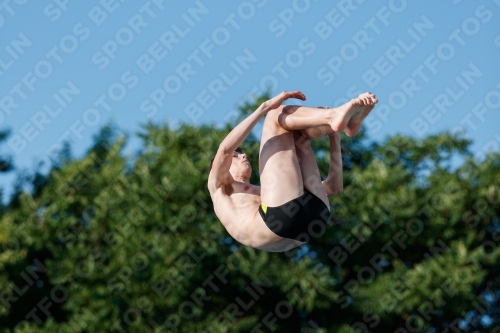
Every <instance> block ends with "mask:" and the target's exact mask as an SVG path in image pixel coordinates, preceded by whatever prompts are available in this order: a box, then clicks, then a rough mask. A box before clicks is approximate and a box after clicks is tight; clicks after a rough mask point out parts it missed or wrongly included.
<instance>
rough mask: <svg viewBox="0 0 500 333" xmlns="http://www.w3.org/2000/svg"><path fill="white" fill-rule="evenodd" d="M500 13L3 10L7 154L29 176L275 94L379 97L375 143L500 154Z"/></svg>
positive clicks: (110, 5) (291, 6)
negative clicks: (153, 128)
mask: <svg viewBox="0 0 500 333" xmlns="http://www.w3.org/2000/svg"><path fill="white" fill-rule="evenodd" d="M499 16H500V1H499V0H484V1H460V0H446V1H444V0H443V1H433V2H431V1H416V0H407V1H405V0H393V1H363V0H349V1H347V0H343V1H333V2H330V1H321V0H316V1H314V0H300V1H269V0H248V1H231V2H225V3H224V4H222V2H215V1H208V0H199V1H184V2H180V1H178V2H173V3H172V2H170V3H167V1H161V0H155V1H153V0H151V1H134V2H132V1H130V2H123V1H120V0H101V1H85V2H83V1H67V0H57V1H56V0H53V1H45V0H44V1H33V0H31V1H21V0H18V1H13V0H12V1H4V2H3V3H2V6H0V30H1V37H0V129H6V128H10V129H11V130H12V135H11V137H10V140H9V142H8V143H7V144H3V145H2V146H1V147H0V149H1V152H2V153H7V154H10V155H12V156H13V158H14V161H15V165H16V167H17V168H19V169H32V168H33V167H34V166H35V165H37V164H38V163H39V162H40V161H47V160H48V159H49V157H50V156H51V152H53V151H55V150H56V149H57V148H58V147H60V142H62V141H63V140H70V141H71V142H72V147H73V150H74V152H75V154H76V156H81V154H82V153H83V152H84V151H85V150H86V149H87V148H88V147H89V146H90V144H91V142H92V136H93V135H94V134H95V133H96V132H97V131H98V129H99V128H100V127H101V126H102V125H104V124H106V123H107V122H109V121H110V120H113V121H114V122H116V124H117V125H118V126H119V128H120V129H122V130H124V131H126V132H128V133H133V132H134V131H136V130H138V129H139V125H140V124H143V123H146V122H148V121H152V122H155V123H158V122H164V121H165V120H167V119H168V120H169V121H170V122H172V124H173V125H174V126H175V124H178V123H179V122H193V123H195V124H202V123H209V122H212V123H217V124H223V123H224V122H226V121H227V120H229V119H231V116H232V115H234V111H235V109H236V107H237V105H238V104H239V103H241V102H242V101H244V100H246V99H249V98H250V96H251V95H252V94H259V93H260V92H262V91H263V90H264V89H266V88H267V87H270V88H271V89H272V93H278V92H280V91H282V90H302V92H303V93H304V94H305V95H306V97H307V101H306V102H305V103H303V104H305V105H311V106H318V105H325V106H326V105H328V106H330V107H333V106H336V105H338V104H340V103H342V102H344V101H346V100H347V99H348V98H352V97H354V96H355V95H356V94H358V93H360V92H364V91H371V92H373V93H375V94H376V95H377V97H378V99H379V104H378V106H377V107H376V108H375V110H374V111H373V112H372V114H370V116H369V117H368V118H367V119H366V121H365V122H366V128H367V130H368V132H367V133H368V136H369V138H370V139H373V140H382V139H384V138H385V137H387V136H391V135H394V134H397V133H402V134H405V135H411V136H414V137H419V138H422V137H424V136H426V135H429V134H432V133H436V132H440V131H443V130H446V129H450V130H460V129H463V130H465V131H466V133H467V136H468V137H469V138H471V139H473V140H474V145H473V149H474V152H475V153H476V154H477V157H479V158H481V156H484V153H485V152H486V151H487V150H488V148H491V149H493V150H498V147H499V146H500V131H499V130H498V129H497V126H498V124H500V113H499V109H500V75H499V74H500V66H499V65H498V59H499V54H500V20H499ZM300 103H302V102H300ZM297 104H298V102H297ZM256 131H257V132H258V129H257V130H256ZM138 148H139V146H138V141H137V140H136V139H132V140H131V142H130V144H129V146H128V151H129V152H131V153H132V152H133V151H135V150H136V149H138ZM15 176H16V174H15V173H10V174H8V175H2V176H0V186H2V187H3V188H4V190H5V191H6V192H7V194H8V193H9V187H10V184H11V183H12V181H13V180H14V178H15Z"/></svg>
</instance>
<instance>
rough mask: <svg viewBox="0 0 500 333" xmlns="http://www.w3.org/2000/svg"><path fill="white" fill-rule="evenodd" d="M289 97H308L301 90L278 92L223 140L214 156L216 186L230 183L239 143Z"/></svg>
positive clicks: (213, 171) (213, 170)
mask: <svg viewBox="0 0 500 333" xmlns="http://www.w3.org/2000/svg"><path fill="white" fill-rule="evenodd" d="M289 98H298V99H301V100H305V99H306V97H305V96H304V94H302V93H301V92H300V91H292V92H286V91H283V92H282V93H280V94H278V95H277V96H275V97H273V98H271V99H270V100H268V101H265V102H264V103H262V104H261V105H260V106H259V107H258V108H257V110H255V111H254V112H252V114H250V115H249V116H248V117H246V118H245V119H244V120H243V121H242V122H241V123H239V124H238V125H237V126H236V127H235V128H233V130H232V131H231V132H229V134H228V135H227V136H226V137H225V138H224V140H222V142H221V144H220V145H219V149H218V150H217V154H216V155H215V158H214V163H213V165H212V172H211V174H212V173H213V175H214V176H215V178H214V181H215V184H214V185H215V186H216V187H217V188H218V187H220V185H222V184H228V183H230V182H231V180H232V179H231V175H230V174H229V168H230V167H231V160H232V156H233V152H234V150H235V149H236V148H238V146H239V145H241V144H242V143H243V141H245V139H246V138H247V136H248V135H249V134H250V132H251V131H252V129H253V128H254V127H255V125H256V124H257V123H258V122H259V120H260V119H261V118H262V116H264V115H265V114H266V113H267V112H269V111H271V110H273V109H276V108H278V107H279V106H280V105H281V104H282V103H283V102H284V101H285V100H287V99H289Z"/></svg>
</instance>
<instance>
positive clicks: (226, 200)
mask: <svg viewBox="0 0 500 333" xmlns="http://www.w3.org/2000/svg"><path fill="white" fill-rule="evenodd" d="M209 184H210V183H209ZM209 190H210V196H211V197H212V201H213V204H214V211H215V214H216V215H217V217H218V218H219V220H220V221H221V223H222V224H223V225H224V227H225V228H226V230H227V232H228V233H229V234H230V235H231V236H232V237H233V238H234V239H235V240H237V241H238V242H240V243H242V244H243V245H247V246H251V247H254V248H257V249H261V250H266V251H269V252H283V251H287V250H290V249H292V248H294V247H297V246H300V245H302V244H304V243H303V242H299V241H296V240H293V239H288V238H283V237H280V236H278V235H276V234H275V233H273V232H272V231H271V230H270V229H269V228H268V227H267V225H266V224H265V222H264V221H263V220H262V217H261V216H260V214H259V211H258V209H259V205H260V203H261V198H260V187H259V186H255V185H251V184H248V183H242V182H237V181H233V182H232V184H231V185H222V186H221V187H219V188H216V187H215V186H210V185H209Z"/></svg>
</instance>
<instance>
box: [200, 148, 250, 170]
mask: <svg viewBox="0 0 500 333" xmlns="http://www.w3.org/2000/svg"><path fill="white" fill-rule="evenodd" d="M234 151H235V152H237V153H238V154H243V150H242V149H241V147H238V148H236V149H235V150H234ZM214 159H215V156H214V157H212V159H211V160H210V168H209V169H208V173H210V171H211V170H212V165H213V164H214Z"/></svg>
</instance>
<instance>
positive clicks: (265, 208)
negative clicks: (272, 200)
mask: <svg viewBox="0 0 500 333" xmlns="http://www.w3.org/2000/svg"><path fill="white" fill-rule="evenodd" d="M260 206H261V207H262V210H263V211H264V213H267V206H266V205H264V204H263V203H262V202H261V203H260Z"/></svg>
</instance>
